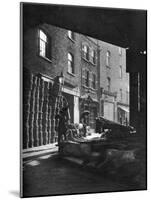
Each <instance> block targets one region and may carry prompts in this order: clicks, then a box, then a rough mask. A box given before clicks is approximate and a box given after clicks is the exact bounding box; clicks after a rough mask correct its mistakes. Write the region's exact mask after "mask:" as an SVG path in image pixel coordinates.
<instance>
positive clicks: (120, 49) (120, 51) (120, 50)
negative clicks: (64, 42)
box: [118, 47, 122, 56]
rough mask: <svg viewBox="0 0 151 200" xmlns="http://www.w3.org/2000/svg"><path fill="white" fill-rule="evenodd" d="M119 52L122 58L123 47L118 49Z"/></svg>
mask: <svg viewBox="0 0 151 200" xmlns="http://www.w3.org/2000/svg"><path fill="white" fill-rule="evenodd" d="M118 52H119V55H120V56H121V55H122V48H121V47H119V48H118Z"/></svg>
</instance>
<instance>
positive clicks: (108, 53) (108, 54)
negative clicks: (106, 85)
mask: <svg viewBox="0 0 151 200" xmlns="http://www.w3.org/2000/svg"><path fill="white" fill-rule="evenodd" d="M110 57H111V53H110V51H107V52H106V66H107V67H109V66H110Z"/></svg>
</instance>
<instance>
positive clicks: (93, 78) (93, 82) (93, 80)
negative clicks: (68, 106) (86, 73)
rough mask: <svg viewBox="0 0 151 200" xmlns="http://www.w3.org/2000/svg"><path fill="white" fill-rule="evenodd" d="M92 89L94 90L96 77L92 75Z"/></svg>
mask: <svg viewBox="0 0 151 200" xmlns="http://www.w3.org/2000/svg"><path fill="white" fill-rule="evenodd" d="M92 88H93V89H96V75H95V74H92Z"/></svg>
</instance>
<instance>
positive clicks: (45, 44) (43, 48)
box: [39, 29, 51, 59]
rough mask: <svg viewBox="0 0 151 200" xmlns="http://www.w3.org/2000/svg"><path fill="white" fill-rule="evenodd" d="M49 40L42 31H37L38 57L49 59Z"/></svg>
mask: <svg viewBox="0 0 151 200" xmlns="http://www.w3.org/2000/svg"><path fill="white" fill-rule="evenodd" d="M50 43H51V40H50V37H48V35H47V34H46V33H45V32H44V31H43V30H41V29H40V30H39V55H40V56H42V57H46V58H48V59H51V44H50Z"/></svg>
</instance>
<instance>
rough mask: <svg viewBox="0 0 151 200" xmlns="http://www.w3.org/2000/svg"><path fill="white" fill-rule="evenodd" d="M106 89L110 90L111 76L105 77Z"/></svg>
mask: <svg viewBox="0 0 151 200" xmlns="http://www.w3.org/2000/svg"><path fill="white" fill-rule="evenodd" d="M107 91H108V92H110V91H111V78H110V77H107Z"/></svg>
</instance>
